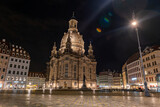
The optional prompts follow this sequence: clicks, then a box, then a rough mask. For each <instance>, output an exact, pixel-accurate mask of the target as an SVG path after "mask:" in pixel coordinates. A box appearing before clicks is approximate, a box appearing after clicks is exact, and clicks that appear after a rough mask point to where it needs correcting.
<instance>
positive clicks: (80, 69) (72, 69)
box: [49, 16, 97, 89]
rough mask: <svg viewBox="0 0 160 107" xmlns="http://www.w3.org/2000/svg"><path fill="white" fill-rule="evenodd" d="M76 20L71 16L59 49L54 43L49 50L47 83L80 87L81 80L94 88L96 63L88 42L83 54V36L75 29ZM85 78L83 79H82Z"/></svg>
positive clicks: (56, 86)
mask: <svg viewBox="0 0 160 107" xmlns="http://www.w3.org/2000/svg"><path fill="white" fill-rule="evenodd" d="M77 23H78V21H77V20H76V19H75V17H74V16H73V17H72V18H71V20H70V21H69V29H68V32H67V33H64V36H63V38H62V40H61V45H60V49H59V50H57V47H56V43H54V46H53V50H52V51H51V59H50V73H49V84H50V87H52V88H57V89H61V88H62V89H80V88H82V85H83V80H85V84H86V86H87V88H92V89H94V88H96V65H97V62H96V60H95V58H94V55H93V49H92V44H91V43H90V45H89V49H88V54H87V55H85V49H84V40H83V36H82V35H80V33H79V32H78V29H77ZM84 78H85V79H84Z"/></svg>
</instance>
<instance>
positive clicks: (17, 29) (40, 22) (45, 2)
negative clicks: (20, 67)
mask: <svg viewBox="0 0 160 107" xmlns="http://www.w3.org/2000/svg"><path fill="white" fill-rule="evenodd" d="M133 10H134V11H135V13H136V15H137V19H139V33H140V40H141V45H142V48H143V49H144V48H145V47H146V46H151V45H160V27H159V26H160V0H1V1H0V39H2V38H5V39H6V40H7V41H8V42H11V43H13V44H17V45H19V46H22V47H23V48H24V49H25V50H26V51H28V52H29V53H30V56H31V66H30V71H33V72H42V71H44V69H45V67H46V64H45V63H46V62H47V61H49V56H50V52H51V50H52V46H53V43H54V42H57V46H58V48H59V45H60V42H61V38H62V37H63V34H64V32H67V30H68V21H69V20H70V18H71V17H72V12H73V11H74V12H75V17H76V19H77V20H78V21H79V24H78V29H79V32H80V33H81V34H82V35H83V38H84V41H85V49H88V45H89V41H92V44H93V48H94V54H95V56H96V59H97V62H98V65H97V72H100V71H101V70H102V69H103V68H106V69H108V68H109V69H112V70H113V69H115V70H119V71H121V67H122V65H123V64H124V63H125V61H126V60H127V58H128V57H129V56H131V55H132V54H134V53H135V52H137V51H138V48H137V38H136V35H135V32H134V29H133V28H131V27H130V26H129V23H130V21H131V17H132V12H133ZM97 28H99V29H97ZM97 30H98V31H99V32H98V31H97ZM100 30H101V32H100ZM86 52H87V50H86Z"/></svg>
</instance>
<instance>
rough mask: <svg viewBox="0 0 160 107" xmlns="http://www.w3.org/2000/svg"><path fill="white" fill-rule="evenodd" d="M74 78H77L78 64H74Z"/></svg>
mask: <svg viewBox="0 0 160 107" xmlns="http://www.w3.org/2000/svg"><path fill="white" fill-rule="evenodd" d="M74 78H76V65H74Z"/></svg>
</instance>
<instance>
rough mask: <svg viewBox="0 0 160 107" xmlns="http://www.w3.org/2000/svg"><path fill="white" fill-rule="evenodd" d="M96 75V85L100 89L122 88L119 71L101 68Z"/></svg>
mask: <svg viewBox="0 0 160 107" xmlns="http://www.w3.org/2000/svg"><path fill="white" fill-rule="evenodd" d="M97 77H98V79H99V80H98V81H97V82H98V83H97V84H98V86H99V88H101V89H112V88H113V89H117V88H118V89H121V88H123V82H122V76H121V73H118V72H115V71H111V70H110V69H108V70H103V71H102V72H100V73H99V75H98V76H97Z"/></svg>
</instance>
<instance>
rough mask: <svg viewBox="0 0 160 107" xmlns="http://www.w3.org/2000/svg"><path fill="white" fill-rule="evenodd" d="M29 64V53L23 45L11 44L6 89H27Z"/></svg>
mask: <svg viewBox="0 0 160 107" xmlns="http://www.w3.org/2000/svg"><path fill="white" fill-rule="evenodd" d="M29 66H30V56H29V54H28V53H27V52H26V51H25V50H24V49H23V48H22V47H19V46H17V45H16V46H15V45H11V52H10V57H9V63H8V67H7V73H6V78H5V86H4V89H25V88H26V81H27V77H28V71H29Z"/></svg>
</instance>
